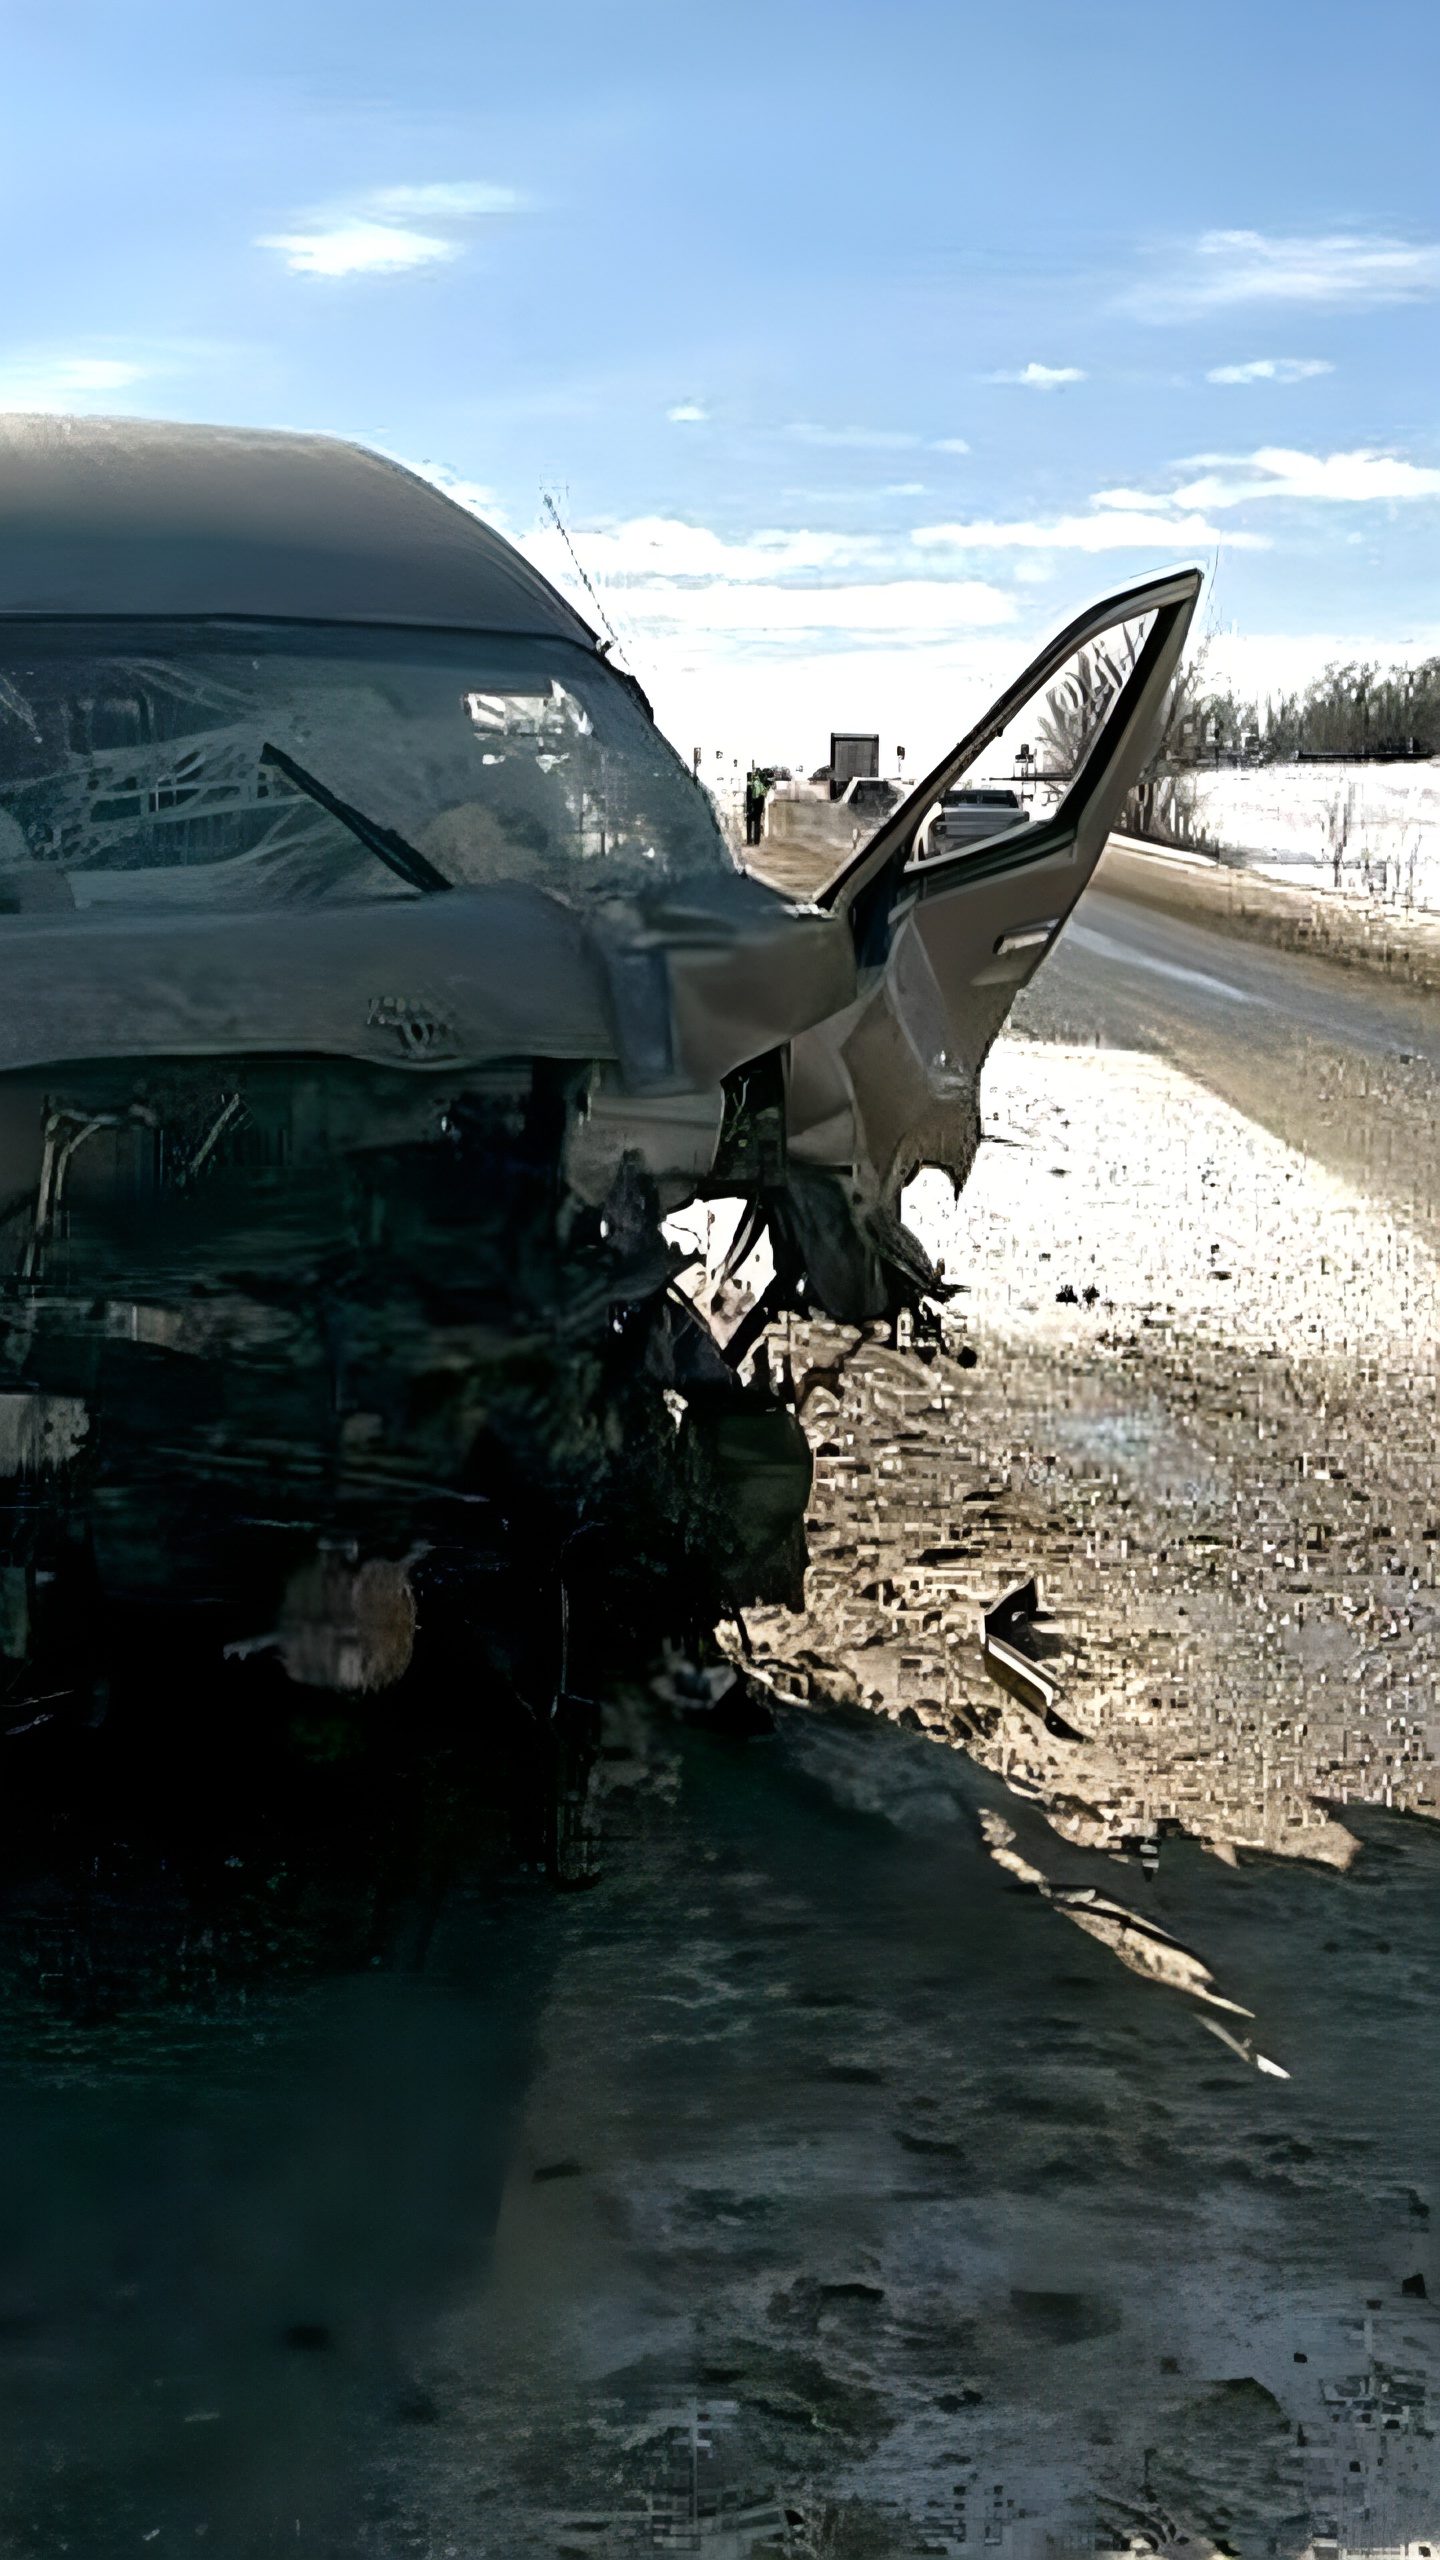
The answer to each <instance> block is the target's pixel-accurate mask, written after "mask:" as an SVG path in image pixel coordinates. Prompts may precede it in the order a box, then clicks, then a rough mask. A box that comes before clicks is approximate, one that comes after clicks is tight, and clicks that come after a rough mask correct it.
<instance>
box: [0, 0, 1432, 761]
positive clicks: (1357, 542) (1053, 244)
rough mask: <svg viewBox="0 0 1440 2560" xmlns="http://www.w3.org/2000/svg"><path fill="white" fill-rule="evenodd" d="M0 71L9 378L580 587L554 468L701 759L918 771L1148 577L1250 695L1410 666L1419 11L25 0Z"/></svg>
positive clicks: (1425, 163)
mask: <svg viewBox="0 0 1440 2560" xmlns="http://www.w3.org/2000/svg"><path fill="white" fill-rule="evenodd" d="M0 54H3V60H0V117H3V123H4V145H3V164H4V168H3V184H4V188H5V192H6V196H7V199H8V202H7V236H8V243H9V248H8V254H7V257H6V260H5V271H6V284H5V291H4V296H3V304H0V399H3V400H4V401H5V402H6V403H7V404H9V405H20V406H49V407H75V408H85V409H92V410H96V409H103V410H111V411H114V410H130V411H135V412H139V413H145V414H152V415H165V416H178V417H194V418H227V419H232V420H236V421H240V422H244V423H256V424H284V425H291V426H303V427H316V428H323V429H328V430H332V431H337V432H340V433H345V434H351V435H355V436H359V437H361V438H363V439H365V440H367V441H370V442H373V443H376V444H378V445H381V446H383V447H384V448H385V450H387V451H388V452H391V453H393V454H396V455H399V456H401V457H403V458H405V459H407V460H411V461H414V462H417V463H423V464H425V465H426V466H427V467H429V468H431V469H433V470H434V471H435V472H436V473H437V474H438V475H440V476H442V477H444V476H446V475H448V476H449V479H450V481H451V483H452V485H455V486H456V487H457V488H459V489H460V490H461V491H462V492H463V493H465V494H467V495H468V496H469V497H470V498H471V500H472V502H474V503H478V504H479V505H480V506H481V507H482V509H483V510H484V511H486V512H488V513H490V514H491V515H493V516H494V517H495V518H496V519H497V520H498V521H500V522H502V523H503V524H504V525H505V526H506V527H507V529H508V530H510V531H511V532H512V534H514V535H515V537H516V538H517V539H520V540H522V541H524V542H525V543H526V544H527V546H529V547H531V548H532V549H533V550H534V553H535V556H536V557H537V558H540V559H542V560H543V561H544V563H545V565H547V567H550V568H552V569H553V570H554V571H555V572H556V573H557V574H558V575H561V576H565V577H568V576H569V575H570V568H569V562H568V558H567V556H566V554H565V553H564V551H563V549H562V548H561V546H560V544H559V541H558V537H556V536H555V534H554V533H553V531H552V530H550V529H549V527H548V523H547V520H546V518H545V516H544V514H543V511H542V508H541V505H540V492H541V490H542V489H548V490H550V491H551V492H552V493H553V494H554V495H555V496H556V498H557V499H558V501H559V503H560V505H561V507H562V509H563V511H564V513H565V515H566V518H567V521H568V523H569V525H570V527H571V529H572V533H573V539H574V542H575V547H576V550H577V552H578V553H579V555H580V557H581V559H582V560H583V561H584V563H585V566H586V568H587V571H588V573H589V574H590V576H591V577H592V579H593V580H594V582H595V584H596V587H597V590H598V592H599V593H600V595H601V598H602V601H603V603H604V606H605V609H606V612H607V613H608V614H609V616H610V618H611V619H612V620H613V621H614V623H615V625H616V627H617V628H618V629H619V630H620V632H621V635H622V638H623V639H624V641H625V642H626V644H627V647H628V650H629V655H630V657H631V659H632V662H633V663H634V664H635V666H636V668H637V671H638V672H639V673H640V674H641V676H642V678H644V679H645V680H646V681H647V682H648V683H649V684H650V685H651V686H652V688H653V689H654V691H655V693H656V696H657V700H658V702H659V704H660V707H661V710H662V716H664V717H665V718H666V719H667V723H668V725H670V727H671V728H672V731H674V732H675V733H676V734H678V735H682V736H684V737H685V739H686V740H687V742H688V737H689V732H690V730H691V729H692V728H696V729H697V733H698V729H699V725H700V724H702V723H704V724H708V727H707V728H706V731H705V734H707V735H708V733H709V730H711V729H713V730H715V731H716V733H717V734H719V735H724V736H725V737H727V738H729V737H730V736H731V735H732V734H733V735H734V736H735V738H736V739H737V740H742V739H743V744H744V747H745V751H747V752H749V751H750V750H751V749H752V748H753V749H754V750H755V751H758V752H765V751H767V749H769V750H774V751H777V752H785V751H787V750H794V751H796V752H802V753H806V754H808V753H809V752H810V748H811V746H812V745H813V747H814V749H815V752H816V753H818V752H819V751H820V750H821V749H822V748H823V744H824V740H823V735H822V734H821V732H822V731H823V729H824V728H826V727H828V725H829V722H830V720H831V719H832V718H833V719H834V720H835V721H836V722H837V724H838V723H845V722H848V721H851V720H855V719H864V720H866V721H867V722H868V721H869V720H871V719H873V720H874V721H875V723H876V724H877V725H881V726H882V727H883V728H884V729H885V730H886V731H887V732H889V731H892V730H894V729H896V728H900V727H903V728H906V729H909V730H911V731H912V732H913V733H914V734H915V740H916V747H915V748H912V756H913V754H914V752H915V751H916V748H923V746H924V745H925V744H926V742H927V741H928V740H929V739H930V738H932V737H933V738H935V739H936V740H938V738H939V737H940V735H941V733H943V731H944V730H945V729H946V727H947V725H952V718H951V710H952V704H953V705H955V706H956V709H955V714H954V716H955V718H958V717H959V707H960V705H961V700H962V697H964V696H967V695H968V694H969V693H970V692H971V691H973V688H974V687H975V686H976V685H977V684H979V683H982V682H989V681H991V679H992V677H993V679H994V680H996V681H998V680H999V679H1000V678H1001V677H1002V676H1003V675H1004V674H1005V673H1006V672H1008V671H1009V669H1011V668H1013V666H1014V665H1015V663H1016V661H1017V659H1018V658H1019V657H1020V656H1022V655H1023V654H1024V652H1025V650H1026V648H1027V647H1028V645H1029V644H1030V642H1031V641H1032V639H1033V638H1034V637H1035V636H1036V635H1038V634H1039V633H1040V632H1042V631H1043V630H1044V629H1046V628H1048V627H1050V626H1052V625H1053V624H1054V623H1056V622H1057V621H1059V620H1060V619H1061V618H1063V616H1064V615H1065V614H1067V613H1068V612H1070V611H1071V610H1073V609H1074V608H1075V607H1076V606H1077V605H1079V604H1080V603H1082V602H1083V601H1085V599H1086V598H1087V597H1088V596H1090V595H1092V594H1094V593H1096V592H1099V591H1101V590H1103V589H1104V588H1105V587H1107V586H1109V585H1111V584H1119V583H1122V582H1125V581H1128V580H1129V579H1130V578H1131V577H1132V576H1134V575H1136V574H1138V573H1139V572H1140V571H1141V570H1143V569H1144V568H1146V567H1148V566H1151V565H1154V564H1159V563H1165V562H1168V561H1171V560H1174V559H1177V558H1191V557H1198V558H1201V559H1204V560H1205V561H1207V562H1208V563H1211V564H1213V565H1214V569H1215V575H1214V582H1213V586H1212V590H1211V595H1210V599H1209V604H1208V608H1207V610H1208V613H1209V617H1210V621H1211V623H1212V625H1213V626H1214V628H1215V629H1216V630H1217V632H1218V633H1219V634H1220V635H1221V638H1220V640H1219V641H1218V642H1217V648H1218V650H1219V652H1220V654H1221V655H1222V656H1226V662H1227V663H1228V664H1230V665H1232V666H1233V667H1234V668H1235V670H1236V671H1237V672H1238V673H1239V674H1240V675H1241V676H1242V677H1247V676H1248V677H1253V678H1255V679H1256V680H1258V681H1261V682H1264V681H1272V682H1284V681H1286V680H1287V679H1291V678H1293V677H1295V676H1297V675H1301V674H1304V673H1306V672H1308V671H1310V670H1311V669H1312V668H1313V667H1315V666H1316V665H1318V664H1319V663H1321V662H1322V661H1323V659H1324V658H1325V657H1327V656H1333V655H1335V654H1337V653H1345V654H1349V653H1352V652H1354V651H1356V650H1359V651H1364V652H1366V653H1373V652H1375V651H1377V650H1378V651H1386V652H1388V651H1391V650H1394V651H1396V652H1398V651H1400V650H1402V649H1403V650H1406V651H1407V652H1413V651H1414V650H1415V649H1416V648H1417V647H1419V648H1423V647H1426V646H1428V647H1430V648H1435V647H1440V602H1437V576H1436V572H1437V567H1440V436H1437V432H1436V389H1437V359H1436V335H1435V319H1436V307H1437V302H1440V201H1437V196H1436V190H1435V183H1434V157H1435V155H1434V102H1435V98H1436V96H1437V94H1440V11H1437V10H1436V9H1435V8H1434V6H1433V0H1425V5H1419V0H1371V5H1370V6H1369V7H1368V8H1367V9H1366V10H1365V11H1364V12H1358V11H1356V10H1355V9H1354V7H1353V6H1347V7H1346V8H1345V9H1344V10H1343V12H1342V10H1341V9H1340V8H1339V7H1338V6H1336V5H1333V0H1305V5H1304V6H1301V5H1300V4H1299V0H1286V5H1274V0H1270V4H1269V5H1267V0H1259V5H1258V6H1257V5H1255V4H1254V0H1251V5H1249V6H1246V7H1244V8H1241V7H1237V6H1234V5H1232V4H1231V0H1218V5H1211V6H1209V7H1208V8H1207V9H1206V10H1205V11H1203V12H1196V11H1186V10H1184V9H1182V8H1179V7H1176V6H1173V5H1172V6H1168V7H1167V6H1165V5H1163V4H1162V0H1151V5H1149V6H1148V7H1143V8H1142V7H1139V6H1134V5H1129V0H1126V5H1107V4H1106V0H1092V5H1091V6H1090V7H1089V8H1087V9H1077V8H1075V7H1074V6H1070V7H1061V6H1058V5H1052V4H1051V0H1006V5H1005V6H1003V7H1000V6H991V7H989V8H979V7H976V6H972V5H969V0H964V4H963V5H953V4H952V5H949V6H941V5H935V4H934V0H889V5H888V6H886V7H884V8H883V9H882V8H881V7H879V6H877V5H856V0H826V5H824V6H823V7H822V6H819V5H810V0H766V5H763V6H757V5H752V0H726V6H725V7H724V8H719V7H715V8H711V9H708V10H700V9H697V8H694V7H687V6H685V5H684V4H683V0H670V5H668V6H659V5H653V4H652V0H585V5H575V0H545V5H544V6H543V7H541V6H531V7H528V8H527V7H524V6H520V7H513V6H512V7H509V8H504V9H502V8H497V7H492V6H490V5H488V0H470V5H468V6H464V7H461V6H459V5H456V0H405V5H403V6H400V5H391V6H386V7H380V6H377V5H375V0H347V4H346V5H345V6H344V7H341V6H339V5H337V0H288V5H286V6H284V7H282V6H279V5H277V0H244V5H243V6H241V5H239V4H238V0H185V5H183V6H181V5H175V0H4V5H3V7H0ZM1231 635H1233V637H1232V636H1231ZM1227 653H1228V654H1227ZM767 724H768V728H769V730H770V732H772V733H773V734H770V735H768V736H767V735H762V734H761V732H762V731H764V730H765V729H766V727H767Z"/></svg>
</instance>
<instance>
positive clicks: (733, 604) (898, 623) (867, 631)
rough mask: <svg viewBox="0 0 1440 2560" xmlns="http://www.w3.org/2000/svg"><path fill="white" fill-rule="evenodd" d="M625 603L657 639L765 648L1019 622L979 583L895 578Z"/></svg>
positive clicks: (642, 593) (638, 595)
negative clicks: (704, 638)
mask: <svg viewBox="0 0 1440 2560" xmlns="http://www.w3.org/2000/svg"><path fill="white" fill-rule="evenodd" d="M581 556H582V557H583V556H584V554H583V551H582V555H581ZM587 566H588V562H587ZM602 592H603V590H602ZM624 603H625V615H626V619H627V621H628V622H629V623H630V624H631V625H632V626H633V627H634V628H635V629H636V630H637V631H643V632H648V633H650V634H652V635H654V636H656V637H658V636H661V635H666V634H672V633H679V632H689V633H695V634H700V633H705V632H711V633H715V634H723V635H725V636H726V637H727V638H732V639H734V638H742V637H743V638H748V639H750V640H752V641H753V642H755V643H757V644H759V645H761V646H764V645H766V644H768V643H769V642H770V641H772V640H773V639H775V638H776V637H778V636H779V635H781V634H783V635H785V637H787V638H795V637H798V636H800V635H802V634H809V633H814V634H817V635H823V636H826V637H830V638H836V639H840V640H846V639H850V640H857V639H863V638H865V637H867V636H876V635H879V634H881V633H883V634H884V635H885V636H886V637H888V638H890V639H892V640H896V641H902V642H903V641H905V640H912V639H913V640H920V639H933V638H934V637H936V636H937V635H943V634H944V633H946V632H960V631H974V630H984V629H989V628H993V626H994V625H996V624H997V623H1004V622H1013V620H1014V618H1015V601H1014V598H1013V597H1012V596H1009V595H1007V594H1006V593H1005V591H1004V590H1003V588H1000V587H992V586H988V585H986V584H985V583H984V582H983V581H982V580H980V579H977V578H961V579H953V578H893V579H879V580H876V581H875V582H874V583H873V584H866V585H849V586H834V587H817V586H810V587H801V586H793V587H782V586H762V585H754V586H734V587H732V586H722V585H715V586H709V587H677V586H656V587H639V586H636V587H631V588H629V589H628V590H626V592H625V596H624Z"/></svg>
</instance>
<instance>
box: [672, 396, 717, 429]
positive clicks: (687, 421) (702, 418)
mask: <svg viewBox="0 0 1440 2560" xmlns="http://www.w3.org/2000/svg"><path fill="white" fill-rule="evenodd" d="M665 415H666V417H667V418H668V419H669V421H670V424H671V426H672V427H703V426H705V425H706V424H707V423H708V421H709V417H710V412H709V410H708V409H702V408H701V406H700V403H699V401H698V400H681V401H678V402H677V403H676V405H675V407H674V408H673V409H667V410H666V412H665Z"/></svg>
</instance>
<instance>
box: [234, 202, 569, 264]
mask: <svg viewBox="0 0 1440 2560" xmlns="http://www.w3.org/2000/svg"><path fill="white" fill-rule="evenodd" d="M520 202H521V198H520V197H519V196H518V195H517V194H516V193H515V191H514V189H513V188H511V187H496V186H491V185H489V184H488V183H487V182H486V181H485V180H483V179H478V178H456V179H438V180H434V181H431V182H428V183H426V184H423V185H420V186H395V187H374V188H372V189H371V190H370V191H369V193H368V194H366V195H364V196H360V197H357V198H354V199H352V200H351V201H350V202H349V203H346V204H341V205H331V206H321V207H320V208H318V209H317V211H316V212H315V213H313V214H311V215H310V216H309V217H308V227H307V228H306V229H304V230H300V231H280V232H266V233H264V234H263V235H262V236H261V238H260V239H259V240H257V242H256V244H255V245H256V247H257V248H260V249H277V250H279V252H280V254H281V256H282V257H283V258H284V260H285V263H286V265H287V267H288V268H289V269H290V272H291V274H292V275H298V276H327V277H333V276H361V275H368V276H394V275H405V274H408V273H410V272H412V271H413V270H414V269H415V268H417V267H429V266H436V265H441V264H443V263H444V262H445V261H446V260H447V259H450V258H455V257H458V256H459V254H460V250H461V247H462V246H463V239H462V238H456V237H455V236H454V233H453V230H452V231H440V230H433V229H432V230H418V229H417V228H416V227H415V225H416V220H417V218H418V219H422V220H426V221H428V222H430V223H449V224H451V225H456V224H459V225H461V226H463V225H464V224H465V223H467V222H470V221H474V220H475V219H476V218H477V217H479V216H481V215H483V214H496V213H512V212H514V211H515V210H516V208H517V207H518V205H519V204H520Z"/></svg>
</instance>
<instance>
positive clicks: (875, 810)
mask: <svg viewBox="0 0 1440 2560" xmlns="http://www.w3.org/2000/svg"><path fill="white" fill-rule="evenodd" d="M904 797H905V793H904V789H903V787H902V785H901V784H900V783H898V782H886V781H883V780H882V779H881V778H880V777H879V776H878V775H876V774H871V773H857V774H853V775H852V776H851V778H850V780H849V781H848V782H847V783H846V785H845V788H844V790H843V791H842V792H841V793H840V794H839V798H840V800H841V803H842V804H843V806H844V807H845V808H847V809H851V810H853V811H854V812H855V814H856V816H857V817H859V816H865V817H877V816H878V817H888V816H889V814H890V811H891V810H892V809H894V808H897V807H898V806H899V804H900V802H901V801H902V800H903V799H904Z"/></svg>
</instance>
